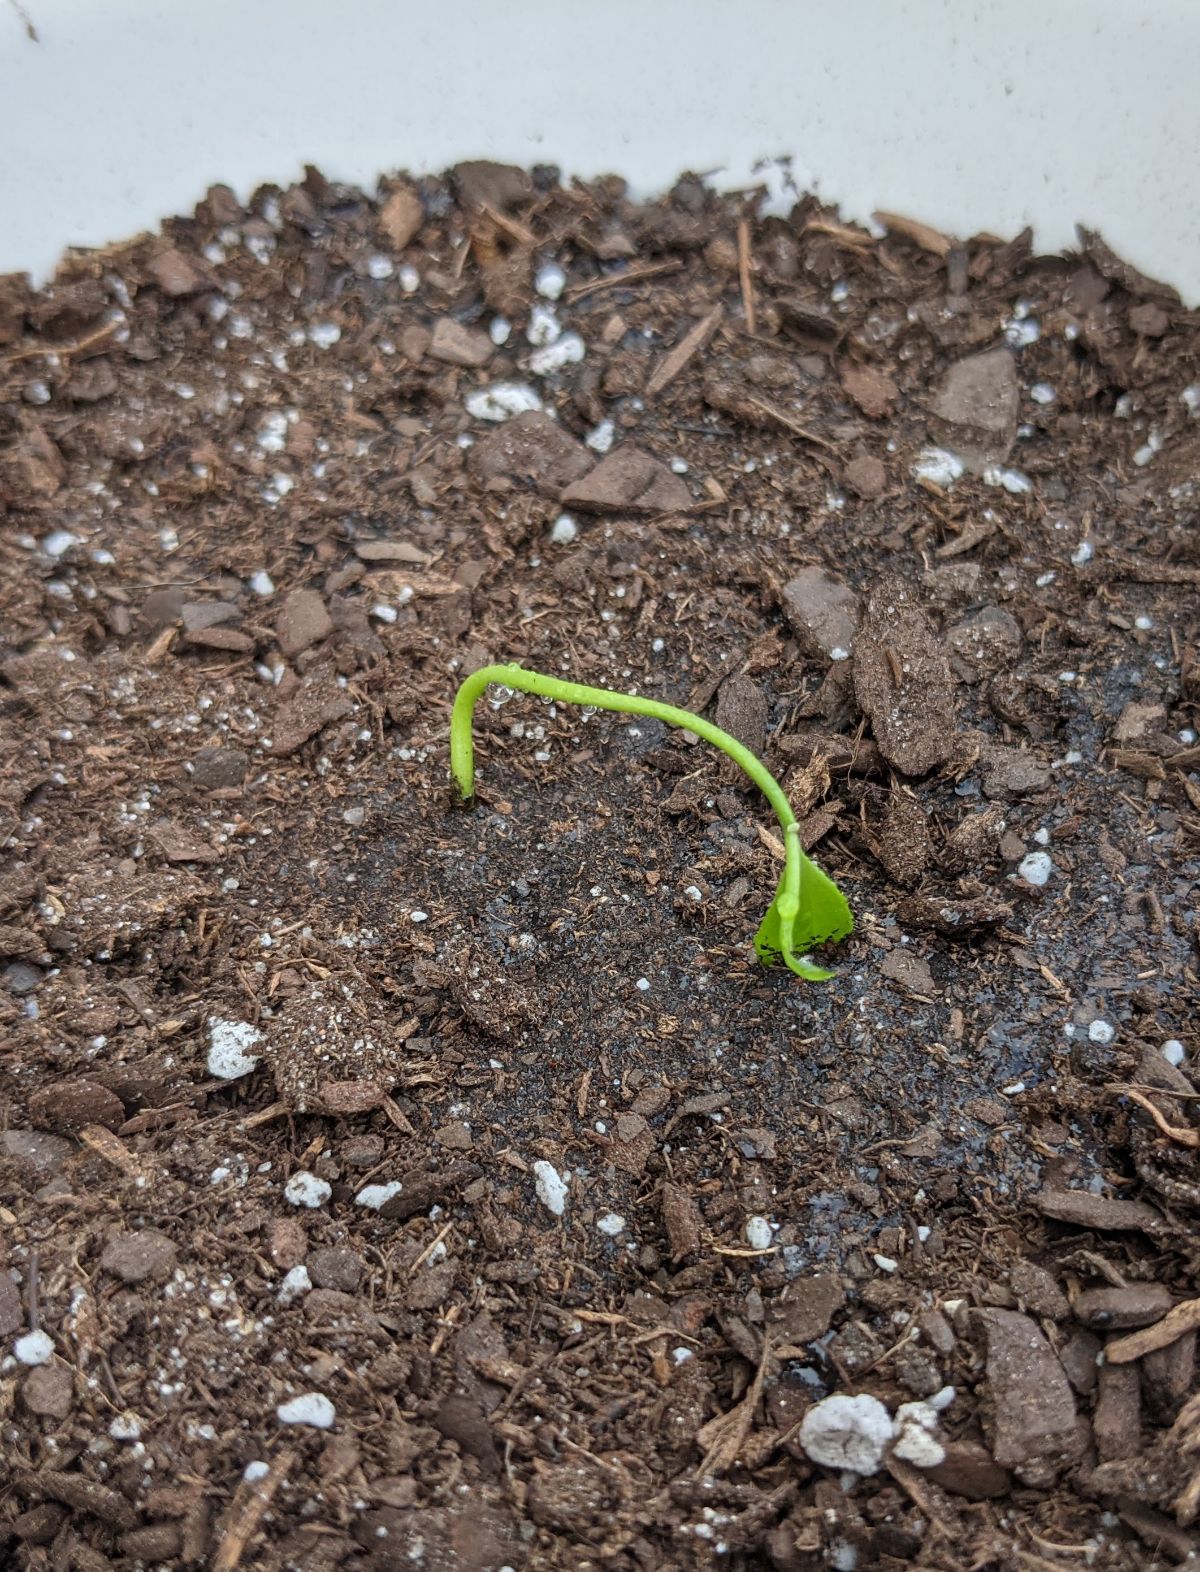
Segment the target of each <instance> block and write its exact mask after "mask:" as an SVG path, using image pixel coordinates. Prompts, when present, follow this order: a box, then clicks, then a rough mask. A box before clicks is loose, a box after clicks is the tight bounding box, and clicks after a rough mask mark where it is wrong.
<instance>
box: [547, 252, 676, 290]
mask: <svg viewBox="0 0 1200 1572" xmlns="http://www.w3.org/2000/svg"><path fill="white" fill-rule="evenodd" d="M682 267H683V263H682V262H681V261H680V260H679V259H678V258H673V259H672V260H671V261H669V262H647V263H645V264H644V265H643V266H642V267H631V268H626V270H625V272H624V273H610V274H608V275H607V276H606V277H605V278H595V279H593V280H592V282H591V283H590V284H576V285H575V287H574V289H568V290H567V293H566V298H567V300H569V301H576V300H582V299H583V297H584V296H585V295H594V294H596V293H597V292H598V291H599V290H601V289H620V287H621V286H622V285H623V284H640V283H641V282H642V280H643V279H646V278H658V277H659V276H660V275H661V274H663V273H678V272H679V270H680V269H681V268H682Z"/></svg>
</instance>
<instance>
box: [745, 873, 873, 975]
mask: <svg viewBox="0 0 1200 1572" xmlns="http://www.w3.org/2000/svg"><path fill="white" fill-rule="evenodd" d="M853 927H854V919H853V917H852V916H851V915H850V908H849V906H848V905H847V904H846V898H845V896H844V895H843V894H842V892H841V890H839V889H838V887H837V885H836V884H835V883H834V882H833V880H832V879H831V878H829V876H828V875H827V874H825V873H823V872H822V871H821V869H820V868H818V867H817V865H816V863H815V862H813V861H811V859H809V858H808V857H806V856H804V855H803V853H801V857H800V890H799V893H798V895H797V894H794V893H792V892H791V891H789V890H788V888H787V879H786V875H785V877H784V878H781V879H780V881H779V888H778V889H777V890H776V891H775V899H774V900H773V901H772V902H771V904H770V906H768V908H767V911H766V915H765V916H764V917H763V920H762V922H761V923H759V925H758V932H757V933H756V934H755V935H754V949H755V951H756V953H757V955H758V958H759V960H760V961H762V962H764V964H766V965H768V966H770V965H772V964H774V963H775V962H777V961H780V960H782V961H783V963H784V965H785V966H787V967H788V969H789V970H790V971H793V972H795V973H796V975H797V976H798V977H804V978H807V979H808V980H809V981H810V982H826V981H828V979H829V978H830V977H832V976H833V973H832V972H831V971H828V970H826V968H824V967H822V966H817V965H816V964H815V963H814V962H812V961H810V960H809V959H808V958H807V953H806V952H807V951H809V950H813V949H816V947H817V946H818V945H820V944H828V943H829V942H830V941H831V940H833V939H843V938H845V936H846V935H847V934H848V933H849V932H850V931H851V929H852V928H853Z"/></svg>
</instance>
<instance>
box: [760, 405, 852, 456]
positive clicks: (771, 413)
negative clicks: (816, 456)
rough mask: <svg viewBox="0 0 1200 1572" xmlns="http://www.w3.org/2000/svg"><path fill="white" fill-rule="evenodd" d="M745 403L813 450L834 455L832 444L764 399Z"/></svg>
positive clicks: (834, 449)
mask: <svg viewBox="0 0 1200 1572" xmlns="http://www.w3.org/2000/svg"><path fill="white" fill-rule="evenodd" d="M746 403H747V404H748V405H749V406H750V408H751V409H756V410H758V412H759V414H761V415H766V416H767V417H768V419H770V420H776V421H778V422H779V424H780V425H781V426H783V427H784V428H785V429H786V430H787V431H790V432H791V433H792V435H793V436H794V437H799V438H800V440H801V441H802V442H811V443H812V445H813V447H814V448H824V449H825V451H826V452H827V453H836V452H837V449H836V448H835V447H834V445H833V443H832V442H826V440H825V438H824V437H819V436H818V435H817V434H816V432H815V431H810V430H809V429H808V427H807V426H802V425H801V424H800V422H799V421H798V420H793V419H792V417H791V416H790V415H789V414H787V413H786V411H784V410H782V409H777V408H776V407H775V405H774V404H768V403H767V401H766V399H762V398H748V399H747V400H746Z"/></svg>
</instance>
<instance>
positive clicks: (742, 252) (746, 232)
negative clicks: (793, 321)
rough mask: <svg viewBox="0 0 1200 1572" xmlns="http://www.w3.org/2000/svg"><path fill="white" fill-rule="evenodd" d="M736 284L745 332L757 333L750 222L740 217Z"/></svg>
mask: <svg viewBox="0 0 1200 1572" xmlns="http://www.w3.org/2000/svg"><path fill="white" fill-rule="evenodd" d="M737 250H738V282H739V284H740V285H741V290H742V312H743V314H744V315H745V318H746V332H747V333H751V334H753V333H756V332H757V331H758V315H757V313H756V312H755V309H754V281H753V279H752V278H751V277H750V220H749V219H748V218H747V217H746V216H745V214H743V215H742V217H741V218H739V219H738V227H737Z"/></svg>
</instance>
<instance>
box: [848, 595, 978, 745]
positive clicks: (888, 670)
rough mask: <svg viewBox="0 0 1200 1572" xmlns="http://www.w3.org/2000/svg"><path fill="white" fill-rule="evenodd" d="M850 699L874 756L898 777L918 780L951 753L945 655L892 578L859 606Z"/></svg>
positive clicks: (950, 688) (951, 706)
mask: <svg viewBox="0 0 1200 1572" xmlns="http://www.w3.org/2000/svg"><path fill="white" fill-rule="evenodd" d="M854 692H855V695H856V696H857V698H858V702H859V704H860V705H861V706H862V708H863V711H864V713H865V714H866V715H867V716H868V717H869V719H870V721H871V727H872V730H873V731H874V733H875V741H876V742H877V743H878V745H879V751H880V752H881V753H882V754H883V756H884V758H885V759H887V761H888V762H889V763H890V764H894V765H895V767H896V768H897V769H898V770H899V771H900V772H901V774H902V775H912V776H917V775H924V774H926V773H927V772H928V771H929V770H931V769H933V768H934V767H935V765H938V764H943V763H945V761H946V760H947V759H948V758H950V756H951V754H952V753H953V752H954V748H955V743H956V736H955V733H956V717H955V708H956V703H955V690H954V682H953V679H952V678H951V675H950V666H949V662H948V661H947V659H946V652H945V650H944V649H943V647H942V644H941V642H940V640H939V639H938V638H937V636H936V634H935V633H934V631H933V628H932V626H931V624H930V622H929V620H928V618H927V617H926V616H925V614H924V612H922V611H921V609H920V607H919V605H918V604H917V602H916V599H915V594H914V591H913V590H912V589H911V588H910V587H909V586H908V585H907V584H905V583H904V582H903V581H902V580H900V579H895V578H888V579H885V580H884V581H883V582H881V583H880V584H878V585H877V586H876V587H875V588H874V589H873V590H872V592H871V594H870V596H869V598H868V600H867V607H866V614H865V616H864V618H863V624H862V627H861V629H860V630H859V635H858V642H857V646H856V651H855V659H854Z"/></svg>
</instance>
